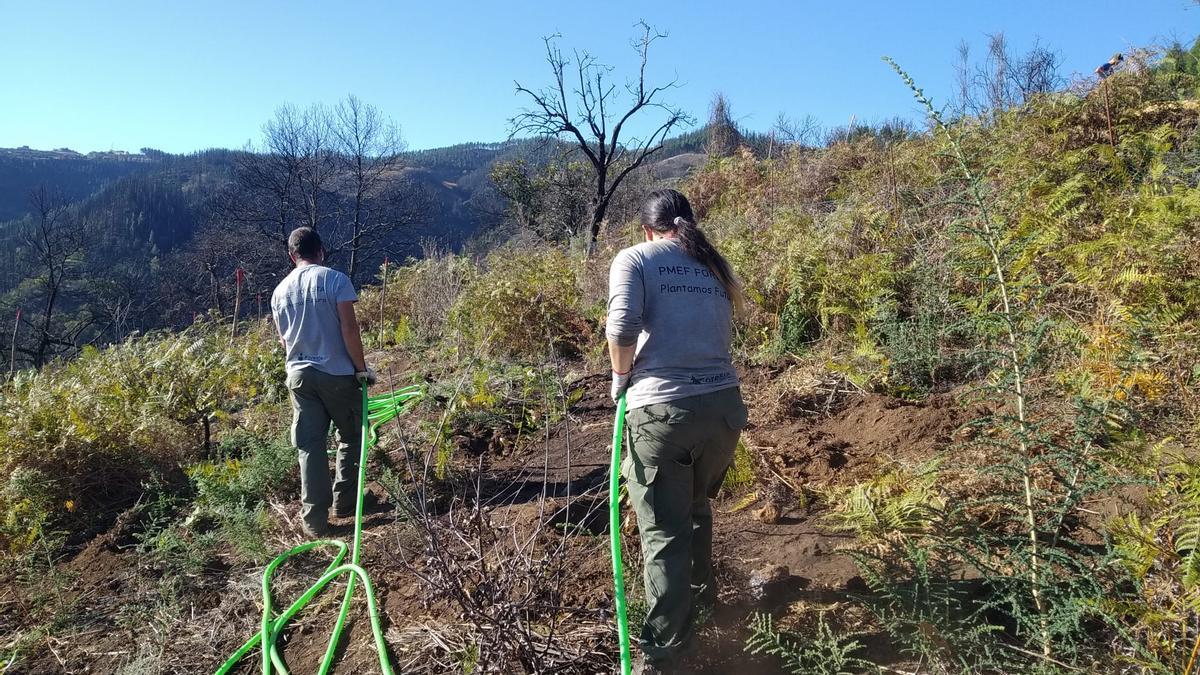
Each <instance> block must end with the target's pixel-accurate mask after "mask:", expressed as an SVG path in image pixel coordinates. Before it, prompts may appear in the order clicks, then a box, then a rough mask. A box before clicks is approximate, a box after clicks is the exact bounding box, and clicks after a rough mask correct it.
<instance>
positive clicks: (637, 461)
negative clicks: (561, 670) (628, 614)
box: [606, 190, 746, 673]
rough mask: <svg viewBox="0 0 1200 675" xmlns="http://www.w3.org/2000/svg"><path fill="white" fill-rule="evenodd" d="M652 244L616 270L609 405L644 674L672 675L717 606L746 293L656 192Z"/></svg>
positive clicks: (684, 205) (687, 215)
mask: <svg viewBox="0 0 1200 675" xmlns="http://www.w3.org/2000/svg"><path fill="white" fill-rule="evenodd" d="M642 232H643V234H644V235H645V239H646V240H645V241H644V242H643V243H640V244H638V245H636V246H632V247H630V248H627V249H625V250H623V251H621V252H620V253H618V254H617V256H616V258H614V259H613V263H612V268H611V269H610V271H609V282H608V283H609V295H608V324H607V328H606V332H607V336H608V348H609V356H610V357H611V360H612V371H613V373H612V375H613V382H612V397H613V400H616V399H618V398H619V397H620V396H621V395H622V394H624V395H625V398H626V404H627V408H628V412H627V413H626V418H625V429H626V434H627V436H626V439H625V440H626V444H627V445H626V447H627V448H628V449H629V453H628V455H627V456H626V459H625V462H624V464H623V466H622V467H621V472H622V475H623V476H624V477H625V479H626V482H627V485H628V487H629V495H630V497H631V498H632V501H633V505H634V509H635V511H636V512H637V521H638V532H639V534H640V535H641V543H642V558H643V560H644V561H645V571H644V580H645V587H646V603H647V609H646V622H645V626H644V628H643V629H642V634H641V636H640V644H641V648H642V657H641V659H640V660H639V663H638V669H637V670H636V671H635V672H642V673H669V672H672V671H673V669H674V668H675V667H676V662H677V660H678V658H679V655H680V653H681V651H682V650H683V648H684V647H685V644H686V642H687V641H688V640H689V639H690V638H691V634H690V630H691V623H692V617H693V615H694V614H695V612H696V610H697V609H698V608H700V607H702V606H704V605H709V606H711V605H712V604H713V603H715V601H716V597H717V589H716V583H715V581H714V578H713V571H712V509H711V507H710V505H709V498H710V497H713V496H715V495H716V493H717V490H719V489H720V487H721V483H722V481H723V480H724V477H725V472H726V471H727V470H728V469H729V465H730V463H731V462H732V461H733V451H734V448H735V447H736V446H737V441H738V436H739V435H740V434H741V430H742V428H743V427H744V426H746V406H745V405H744V404H743V403H742V396H741V391H740V390H739V389H738V377H737V371H736V370H734V368H733V362H732V357H731V355H730V342H731V339H732V331H733V329H732V323H733V314H734V312H735V311H740V310H741V308H742V304H743V302H744V301H743V295H742V287H741V283H740V282H739V281H738V279H737V276H736V275H735V274H734V273H733V269H732V268H731V267H730V266H729V263H728V262H727V261H726V260H725V258H724V257H722V256H721V254H720V252H718V251H717V249H716V248H714V247H713V245H712V244H711V243H709V241H708V238H707V237H705V236H704V232H702V231H701V230H700V228H699V227H698V226H697V224H696V217H695V216H694V215H693V214H692V207H691V205H689V204H688V201H687V198H686V197H684V196H683V195H682V194H681V193H679V192H678V191H676V190H660V191H657V192H653V193H651V194H650V195H649V197H648V198H647V199H646V203H645V205H644V206H643V207H642Z"/></svg>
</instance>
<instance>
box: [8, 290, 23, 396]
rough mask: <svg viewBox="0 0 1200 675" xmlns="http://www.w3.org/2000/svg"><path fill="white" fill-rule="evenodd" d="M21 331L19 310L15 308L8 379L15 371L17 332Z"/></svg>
mask: <svg viewBox="0 0 1200 675" xmlns="http://www.w3.org/2000/svg"><path fill="white" fill-rule="evenodd" d="M20 329H21V308H20V307H18V308H17V320H16V321H14V322H13V337H12V348H11V349H10V351H9V357H8V377H9V379H12V376H13V373H14V372H16V370H17V331H19V330H20Z"/></svg>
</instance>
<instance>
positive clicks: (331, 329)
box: [271, 227, 375, 537]
mask: <svg viewBox="0 0 1200 675" xmlns="http://www.w3.org/2000/svg"><path fill="white" fill-rule="evenodd" d="M288 257H289V258H291V259H292V262H293V263H294V264H295V266H296V268H295V269H293V270H292V271H291V273H290V274H288V275H287V276H286V277H284V279H283V281H281V282H279V285H278V286H276V287H275V291H274V292H273V293H272V294H271V315H272V316H273V317H274V319H275V327H276V330H278V331H279V341H280V343H281V344H282V345H283V349H284V351H285V352H286V353H287V388H288V393H289V394H290V396H291V399H292V445H294V446H295V447H296V450H297V452H298V454H299V460H300V519H301V527H303V529H304V532H305V534H307V535H308V536H310V537H324V536H328V535H329V534H330V529H329V516H330V507H332V515H333V516H334V517H335V518H337V517H344V516H349V515H354V510H355V506H356V499H357V496H358V456H359V449H360V446H359V444H360V443H361V442H362V426H361V425H362V412H363V411H362V389H361V387H364V386H368V385H371V384H374V383H375V373H374V372H373V371H372V370H371V369H369V368H367V363H366V359H365V358H364V356H363V346H362V337H361V335H360V334H359V331H358V321H357V319H356V318H355V316H354V303H355V301H356V300H358V295H357V294H356V293H355V292H354V284H352V283H351V282H350V278H349V277H347V276H346V275H345V274H342V273H341V272H339V271H337V270H334V269H330V268H329V267H326V266H325V264H324V263H325V249H324V247H323V246H322V244H321V237H320V235H318V234H317V232H316V231H315V230H313V229H312V228H309V227H299V228H296V229H295V230H292V233H291V235H289V236H288ZM331 422H332V423H333V426H334V427H335V428H336V429H337V440H338V448H337V468H336V473H335V475H334V478H333V480H332V484H331V481H330V477H329V457H328V455H327V454H326V448H327V447H328V437H329V425H330V423H331Z"/></svg>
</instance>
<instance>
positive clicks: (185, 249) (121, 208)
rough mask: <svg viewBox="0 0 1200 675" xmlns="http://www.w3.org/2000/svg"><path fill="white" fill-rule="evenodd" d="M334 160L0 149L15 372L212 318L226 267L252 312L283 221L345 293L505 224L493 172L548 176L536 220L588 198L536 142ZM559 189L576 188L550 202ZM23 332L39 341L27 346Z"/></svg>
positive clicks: (690, 161)
mask: <svg viewBox="0 0 1200 675" xmlns="http://www.w3.org/2000/svg"><path fill="white" fill-rule="evenodd" d="M703 142H704V134H703V133H696V132H693V133H692V134H688V135H685V136H682V137H679V138H676V139H672V140H671V141H669V142H668V146H667V147H666V148H664V149H663V150H662V151H661V152H660V153H659V154H658V156H657V157H656V158H655V159H656V163H655V166H657V167H659V169H658V171H659V172H661V173H662V175H663V176H667V177H672V178H674V177H678V176H680V175H683V174H686V173H687V172H689V171H691V170H692V169H694V168H695V167H696V166H698V165H699V164H700V163H702V162H703V159H704V155H703V154H702V153H701V152H700V150H701V149H702V148H701V146H702V144H703ZM293 159H297V158H293ZM347 159H348V158H345V157H342V156H340V155H335V154H329V155H326V156H324V157H323V159H322V161H321V162H319V163H311V162H308V161H305V158H303V157H300V158H298V159H297V161H295V162H293V163H291V164H289V163H288V159H287V156H286V155H281V154H276V153H263V154H255V153H250V152H246V151H238V150H224V149H212V150H203V151H199V152H195V153H191V154H186V155H176V154H169V153H163V152H160V151H157V150H154V149H151V148H143V149H142V150H140V151H138V152H124V151H111V152H103V153H89V154H86V155H84V154H81V153H78V152H74V151H72V150H69V149H65V148H63V149H57V150H36V149H30V148H28V147H22V148H0V251H2V253H0V316H4V317H6V318H5V323H7V324H9V325H10V326H11V325H12V324H11V321H12V319H11V317H14V315H15V314H16V312H17V311H18V310H21V311H22V312H23V315H22V326H23V327H24V328H25V329H26V330H25V336H24V337H25V338H28V339H24V340H23V339H20V336H19V337H18V340H17V350H16V363H17V365H21V364H25V365H35V364H39V363H43V362H45V361H46V360H49V359H51V358H53V357H55V356H57V355H64V356H65V355H70V354H72V353H74V352H75V351H76V350H77V349H78V347H79V346H80V345H84V344H93V343H100V344H103V343H106V342H109V341H115V340H120V339H122V338H124V337H125V336H127V335H129V334H130V333H131V332H133V331H146V330H150V329H154V328H160V327H181V326H184V325H187V324H189V323H191V322H192V321H193V320H194V319H195V317H196V316H199V315H202V314H205V313H206V312H209V311H214V310H215V311H217V312H219V313H222V314H228V313H229V312H231V311H232V310H233V304H234V303H235V302H236V300H237V295H238V293H237V290H236V288H235V284H234V282H235V278H236V275H235V272H236V270H238V269H241V270H243V276H242V279H243V283H244V286H243V289H242V290H243V298H244V300H245V303H244V304H242V305H241V308H240V311H241V312H243V313H253V312H258V311H260V301H261V300H262V297H263V296H265V295H268V294H269V291H270V290H271V289H272V288H273V287H274V285H275V283H276V282H277V281H278V279H279V277H280V276H281V275H282V274H284V273H286V271H287V269H288V265H287V259H286V256H285V251H284V247H283V242H282V240H283V238H284V236H285V235H286V232H287V231H290V230H291V229H292V228H294V227H296V226H299V225H304V224H315V225H317V226H318V227H319V228H320V230H321V232H322V234H323V235H324V236H325V238H326V240H327V245H328V247H329V249H330V258H329V259H330V264H332V265H334V266H336V267H338V268H340V269H343V270H345V271H348V272H350V273H351V275H352V276H353V277H354V279H355V281H356V283H363V282H366V281H369V280H371V279H373V278H374V276H375V273H376V271H377V270H378V268H379V265H380V264H381V263H382V262H383V260H384V259H385V258H387V257H390V258H391V259H392V260H398V261H400V260H404V259H405V258H407V257H414V256H415V257H419V256H420V255H421V250H422V246H423V245H424V246H429V245H431V244H432V245H435V246H437V247H439V248H443V249H451V250H459V249H461V248H462V246H463V245H464V244H465V243H466V242H467V241H469V240H470V239H472V238H473V237H476V236H477V235H479V234H480V233H481V232H483V231H485V230H488V229H489V228H492V227H494V226H496V225H498V224H500V223H501V222H503V221H504V220H505V216H506V214H507V211H508V206H509V197H510V195H507V194H504V191H503V190H502V189H498V187H497V184H496V183H495V182H494V181H493V176H492V173H493V171H494V170H495V169H496V167H499V166H508V167H514V168H515V170H516V171H517V172H519V173H520V174H521V175H533V174H536V173H537V172H539V171H543V170H544V168H545V167H547V166H554V167H559V168H557V169H555V171H558V172H559V173H561V174H562V175H561V176H560V179H561V180H560V179H556V180H559V182H556V183H555V186H556V190H555V191H554V194H555V195H556V200H557V201H558V202H564V201H571V205H570V206H569V207H568V206H562V204H555V205H553V206H554V208H553V209H550V208H549V207H547V209H548V210H547V211H546V213H545V215H546V219H547V220H549V219H557V220H559V221H562V220H566V219H570V218H572V217H573V215H572V214H573V211H572V209H577V208H578V206H579V204H577V203H575V202H580V203H583V202H585V201H586V199H587V198H588V196H587V195H586V194H585V193H584V192H583V185H582V183H580V182H579V181H580V177H581V176H582V175H583V171H584V169H583V167H582V166H581V165H580V164H579V163H578V162H577V161H576V160H578V159H579V158H577V157H576V158H573V157H572V156H571V154H570V149H569V146H566V145H563V144H561V143H557V142H555V141H549V140H541V139H518V140H509V141H502V142H496V143H464V144H459V145H454V146H450V147H445V148H436V149H428V150H419V151H411V152H403V153H401V154H399V155H398V156H396V157H395V158H394V159H392V160H390V161H389V162H387V163H381V162H379V161H378V160H373V161H375V162H376V164H375V167H376V168H375V175H374V176H370V175H368V176H366V177H365V178H363V179H361V180H359V181H358V182H357V183H356V182H355V180H354V178H353V175H352V172H351V171H350V170H349V169H348V167H349V163H348V162H347V161H346V160H347ZM655 166H650V165H648V168H650V169H651V172H650V173H651V174H653V173H654V172H655ZM506 175H510V176H511V175H513V174H512V172H511V171H510V172H509V173H508V174H506ZM563 181H565V182H563ZM571 181H574V182H575V183H576V185H575V187H576V188H578V189H577V190H576V193H575V194H573V196H572V198H571V200H564V199H563V198H561V195H564V194H567V192H568V190H566V188H565V185H566V183H567V182H571ZM630 185H631V186H632V185H633V183H630ZM630 189H634V188H633V187H631V188H630ZM359 197H360V198H359ZM572 200H573V201H572ZM356 224H358V225H357V226H358V227H359V230H360V234H361V236H360V237H359V243H358V245H357V247H354V246H352V245H351V242H352V240H353V230H354V228H355V227H356ZM495 238H496V239H502V238H503V235H502V234H497V235H496V237H495ZM352 249H353V250H352ZM47 316H49V317H51V318H50V319H47V318H46V317H47ZM47 321H49V323H50V324H52V326H51V328H52V330H51V331H50V332H49V333H47V332H46V331H44V330H42V326H43V324H45V323H46V322H47ZM35 333H40V334H41V335H42V336H43V338H45V339H38V340H33V339H32V336H33V335H34V334H35Z"/></svg>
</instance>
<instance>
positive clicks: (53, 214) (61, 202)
mask: <svg viewBox="0 0 1200 675" xmlns="http://www.w3.org/2000/svg"><path fill="white" fill-rule="evenodd" d="M29 205H30V207H31V210H32V212H33V217H32V220H31V221H30V222H29V224H28V226H27V227H26V228H25V229H24V232H23V236H22V239H23V243H24V245H25V246H26V247H27V249H28V250H29V251H30V253H32V254H33V255H32V257H33V260H34V264H35V266H36V269H37V271H38V272H37V276H36V277H35V279H36V281H37V285H38V286H39V287H40V288H41V291H42V293H41V295H42V297H41V309H40V311H39V313H38V314H39V316H38V317H37V318H36V319H26V321H27V322H28V324H29V325H30V326H31V327H32V328H34V330H35V331H36V333H35V339H36V343H35V345H34V346H33V347H32V348H31V349H29V350H28V353H29V355H30V356H31V357H32V360H33V365H34V367H36V368H41V367H42V366H43V365H44V364H45V363H46V358H47V357H48V356H49V353H50V349H51V347H53V346H54V345H55V344H62V345H64V346H67V345H70V344H73V343H72V342H70V341H64V340H63V339H62V338H61V337H59V336H57V335H56V334H55V331H54V330H53V321H54V311H55V309H57V308H58V306H59V304H60V303H61V302H62V300H63V293H64V291H65V290H66V285H67V277H68V272H69V269H70V266H71V264H72V262H73V261H74V260H75V259H76V258H77V257H78V255H79V254H80V253H81V252H82V250H83V225H82V223H80V222H79V221H78V218H77V217H76V215H75V214H73V213H72V212H71V210H70V208H69V206H68V204H67V200H66V199H65V198H63V196H62V195H61V194H59V193H57V192H54V191H51V190H50V189H49V188H47V187H46V186H45V185H43V186H40V187H37V188H34V190H33V191H32V192H31V193H30V195H29ZM22 351H25V350H22Z"/></svg>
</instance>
